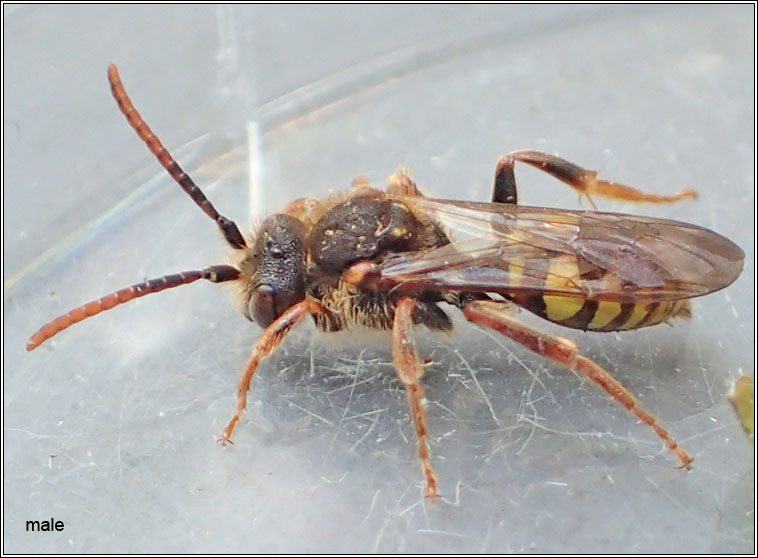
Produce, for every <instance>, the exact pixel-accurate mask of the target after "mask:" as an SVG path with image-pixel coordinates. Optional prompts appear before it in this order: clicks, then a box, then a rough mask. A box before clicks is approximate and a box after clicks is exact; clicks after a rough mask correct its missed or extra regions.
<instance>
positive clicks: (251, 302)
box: [247, 214, 306, 328]
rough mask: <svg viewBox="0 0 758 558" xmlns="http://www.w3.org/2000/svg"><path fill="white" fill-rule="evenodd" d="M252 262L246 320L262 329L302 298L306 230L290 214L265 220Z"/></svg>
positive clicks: (303, 295) (273, 216) (303, 293)
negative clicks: (253, 322) (252, 321)
mask: <svg viewBox="0 0 758 558" xmlns="http://www.w3.org/2000/svg"><path fill="white" fill-rule="evenodd" d="M251 259H252V262H251V263H252V266H253V269H254V272H253V275H252V283H251V289H250V291H249V292H248V302H247V312H248V314H249V315H248V318H250V319H253V320H255V322H256V323H257V324H258V325H259V326H261V327H264V328H265V327H268V326H269V325H271V323H272V322H273V321H274V320H276V319H277V318H278V317H279V316H281V315H282V314H283V313H284V312H285V311H286V310H287V309H288V308H290V307H292V306H293V305H295V304H297V303H298V302H300V301H301V300H303V299H304V298H305V284H306V265H305V227H304V226H303V224H302V223H301V222H300V221H298V220H297V219H295V218H294V217H291V216H289V215H284V214H278V215H272V216H271V217H268V218H267V219H266V220H265V221H264V222H263V225H262V226H261V228H260V229H259V230H258V233H257V236H256V239H255V244H254V246H253V249H252V253H251Z"/></svg>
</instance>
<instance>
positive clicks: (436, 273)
mask: <svg viewBox="0 0 758 558" xmlns="http://www.w3.org/2000/svg"><path fill="white" fill-rule="evenodd" d="M108 80H109V82H110V86H111V92H112V94H113V97H114V98H115V100H116V102H117V103H118V106H119V108H120V109H121V112H122V113H123V114H124V116H125V117H126V119H127V121H128V122H129V124H130V125H131V126H132V128H134V130H135V131H136V132H137V135H138V136H139V137H140V138H141V139H142V140H143V141H144V142H145V144H146V145H147V147H148V148H149V149H150V151H151V152H152V153H153V155H155V157H156V158H157V159H158V161H159V162H160V163H161V165H163V167H164V168H165V169H166V170H167V171H168V173H169V174H170V175H171V177H172V178H173V179H174V180H175V181H176V182H177V183H178V184H179V186H181V188H182V189H183V190H184V191H185V192H186V193H187V194H188V195H189V196H190V198H192V200H193V201H194V202H195V204H197V205H198V206H199V207H200V209H202V210H203V211H204V212H205V213H206V214H207V215H208V216H209V217H210V218H211V219H212V220H213V221H215V222H216V225H217V226H218V228H219V230H220V232H221V234H222V236H223V238H224V240H225V241H226V243H227V244H228V245H229V246H231V248H232V249H233V255H232V261H231V262H230V263H227V264H219V265H212V266H209V267H206V268H204V269H202V270H195V271H184V272H181V273H176V274H171V275H166V276H163V277H160V278H157V279H150V280H148V281H144V282H142V283H137V284H135V285H132V286H130V287H126V288H124V289H121V290H119V291H116V292H114V293H111V294H109V295H106V296H104V297H102V298H99V299H97V300H94V301H92V302H88V303H86V304H84V305H82V306H80V307H78V308H75V309H73V310H71V311H70V312H68V313H66V314H63V315H61V316H59V317H58V318H55V319H54V320H52V321H51V322H49V323H47V324H46V325H44V326H42V327H41V328H40V329H39V330H38V331H37V332H36V333H34V334H33V335H32V336H31V338H30V339H29V341H28V343H27V345H26V348H27V350H29V351H31V350H33V349H35V348H37V347H38V346H39V345H40V344H42V343H44V342H45V341H46V340H48V339H50V338H51V337H53V336H54V335H57V334H58V333H59V332H61V331H63V330H64V329H66V328H68V327H70V326H72V325H74V324H76V323H78V322H81V321H83V320H85V319H87V318H89V317H92V316H95V315H96V314H99V313H101V312H103V311H106V310H110V309H112V308H114V307H116V306H118V305H120V304H123V303H125V302H128V301H130V300H133V299H135V298H139V297H142V296H145V295H148V294H152V293H157V292H160V291H163V290H165V289H170V288H174V287H178V286H181V285H187V284H189V283H193V282H195V281H199V280H201V279H204V280H207V281H210V282H212V283H231V284H234V285H235V286H236V291H237V293H236V298H237V303H238V305H239V308H240V311H241V313H242V314H243V315H244V316H245V318H247V319H248V320H250V321H252V322H255V323H257V324H258V325H259V326H260V327H262V328H263V329H264V331H263V333H262V334H261V336H260V338H259V339H258V341H257V342H256V344H255V346H254V348H253V350H252V353H251V355H250V357H249V359H248V361H247V363H246V365H245V368H244V371H243V373H242V376H241V379H240V381H239V385H238V389H237V408H236V411H235V413H234V415H233V417H232V418H231V420H230V421H229V423H228V425H227V427H226V428H225V429H224V431H223V432H222V433H221V436H220V441H221V442H222V443H223V444H229V443H231V442H232V437H233V434H234V432H235V429H236V428H237V425H238V424H239V422H240V420H241V418H242V415H243V413H244V411H245V407H246V405H247V395H248V392H249V390H250V385H251V382H252V379H253V376H254V375H255V373H256V371H257V370H258V368H259V367H260V365H261V362H262V361H263V360H264V359H265V358H266V357H268V356H270V355H271V354H272V353H273V352H274V351H275V350H276V349H277V347H279V345H280V344H281V343H282V341H283V340H284V338H285V337H286V336H287V334H288V333H289V332H290V331H292V329H293V328H294V327H295V326H297V325H298V324H299V323H301V322H303V321H305V320H307V319H309V318H310V319H311V320H312V321H313V322H314V323H315V325H316V327H317V328H318V329H319V330H321V331H323V332H336V331H342V330H358V329H361V328H371V329H379V330H385V331H387V332H390V333H391V337H392V358H393V363H394V366H395V369H396V372H397V376H398V378H399V379H400V381H401V382H402V384H403V386H404V388H405V392H406V394H407V400H408V406H409V409H410V415H411V419H412V421H413V424H414V426H415V430H416V434H417V438H418V447H419V451H418V453H419V458H420V461H421V467H422V472H423V475H424V478H425V483H426V496H427V497H430V498H434V497H436V496H437V495H438V481H437V476H436V473H435V471H434V467H433V466H432V460H431V455H430V451H429V444H428V438H429V430H428V428H427V421H426V410H425V404H424V401H425V396H424V388H423V386H422V384H421V379H422V376H423V374H424V365H423V361H422V360H421V359H420V358H419V355H418V353H417V350H416V346H415V341H414V328H415V327H416V326H425V327H427V328H428V329H430V330H433V331H440V332H447V331H450V330H451V329H452V327H453V326H452V321H451V319H450V316H449V314H448V307H454V308H457V309H458V310H460V311H462V313H463V315H464V316H465V317H466V318H467V319H468V320H469V321H470V322H472V323H474V324H476V325H478V326H481V327H484V328H489V329H492V330H494V331H497V332H500V333H501V334H503V335H505V336H507V337H509V338H511V339H513V340H514V341H516V342H518V343H521V344H522V345H524V346H525V347H527V348H528V349H530V350H532V351H534V352H535V353H538V354H540V355H542V356H544V357H546V358H548V359H550V360H552V361H554V362H556V363H558V364H560V365H562V366H564V367H566V368H569V369H571V370H573V371H574V372H576V373H577V374H579V375H581V376H583V377H585V378H587V379H589V380H591V381H592V382H593V383H594V384H595V385H597V386H598V387H599V388H600V389H602V390H603V391H605V392H606V393H607V394H608V395H610V396H611V397H612V398H613V399H615V400H616V401H617V402H618V403H620V404H621V405H623V406H624V407H625V408H626V409H627V410H628V411H629V412H630V413H632V414H633V415H634V416H636V417H637V418H638V419H639V420H641V421H642V422H644V423H645V424H646V425H648V426H649V427H650V428H652V429H653V431H655V433H656V434H657V435H658V436H659V438H660V439H661V440H662V441H663V443H664V444H665V445H666V446H667V447H668V448H669V449H670V450H671V451H672V452H673V453H674V454H675V455H676V457H677V458H678V460H679V462H680V464H681V467H683V468H690V464H691V463H692V457H690V456H689V455H688V454H687V452H686V451H685V450H684V449H683V448H682V447H681V446H680V445H679V444H677V442H676V441H675V440H674V439H673V437H672V436H671V435H670V434H669V432H668V431H667V430H666V429H665V428H664V427H663V426H662V425H661V423H660V421H659V420H658V419H657V418H656V417H655V416H654V415H652V414H650V413H649V412H647V411H646V410H644V409H643V408H642V406H641V405H640V402H639V401H638V400H637V398H636V397H635V396H634V395H633V394H632V393H631V392H630V391H629V390H627V389H626V388H625V387H624V386H623V385H622V384H621V383H620V382H619V381H618V380H617V379H615V378H614V377H613V375H611V374H610V373H609V372H608V371H606V370H604V369H603V368H602V367H601V366H600V365H599V364H597V363H596V362H594V361H592V360H591V359H589V358H587V357H586V356H583V355H582V354H580V352H579V351H578V349H577V346H576V344H575V343H573V342H572V341H570V340H569V339H566V338H563V337H560V336H558V335H554V334H549V333H547V332H544V331H541V330H540V329H538V328H536V327H534V326H532V325H529V324H527V323H525V322H523V321H522V320H520V319H519V318H518V317H517V310H518V309H519V308H522V309H525V310H527V311H529V312H531V313H533V314H536V315H537V316H539V317H540V318H543V319H545V320H548V321H550V322H553V323H555V324H558V325H561V326H564V327H567V328H573V329H579V330H585V331H597V332H609V331H628V330H634V329H640V328H643V327H649V326H654V325H657V324H662V323H666V322H669V321H671V320H674V319H676V318H686V317H689V316H690V312H691V310H690V299H692V298H694V297H698V296H702V295H705V294H708V293H712V292H715V291H718V290H719V289H723V288H725V287H727V286H728V285H730V284H731V283H732V282H733V281H735V279H736V278H737V277H738V276H739V274H740V272H741V271H742V266H743V259H744V253H743V251H742V250H741V249H740V248H739V247H738V246H737V245H735V244H734V243H732V242H731V241H730V240H728V239H726V238H725V237H723V236H721V235H719V234H717V233H715V232H713V231H710V230H708V229H705V228H702V227H698V226H696V225H690V224H687V223H682V222H678V221H672V220H667V219H657V218H651V217H637V216H630V215H624V214H619V213H602V212H598V211H566V210H559V209H551V208H544V207H526V206H521V205H518V204H517V197H518V193H517V188H516V180H515V175H514V167H515V164H516V163H517V162H520V163H525V164H529V165H532V166H534V167H536V168H537V169H540V170H542V171H545V172H547V173H548V174H550V175H552V176H554V177H555V178H557V179H559V180H560V181H563V182H564V183H566V184H568V185H569V186H570V187H572V188H574V189H575V190H576V191H577V192H578V193H579V194H580V195H582V196H585V197H587V198H589V199H590V201H592V197H593V196H601V197H607V198H612V199H617V200H623V201H629V202H651V203H669V202H675V201H678V200H680V199H683V198H689V197H695V195H696V194H695V192H694V191H693V190H683V191H681V192H679V193H676V194H673V195H669V196H663V195H654V194H646V193H643V192H641V191H639V190H637V189H635V188H631V187H629V186H625V185H622V184H617V183H615V182H610V181H606V180H600V179H598V178H597V173H596V172H595V171H592V170H588V169H585V168H582V167H580V166H578V165H575V164H573V163H571V162H569V161H566V160H564V159H561V158H559V157H556V156H552V155H548V154H545V153H540V152H536V151H516V152H513V153H511V154H510V155H508V156H505V157H502V158H501V159H500V160H499V161H498V164H497V167H496V171H495V182H494V189H493V194H492V201H491V202H488V203H481V202H467V201H450V200H437V199H432V198H427V197H425V196H424V195H423V194H422V193H421V192H420V190H419V188H418V186H417V185H416V183H415V182H414V181H413V179H412V178H411V175H410V173H409V172H408V171H407V170H405V169H400V170H398V171H397V172H396V173H395V174H393V175H392V176H391V177H390V179H389V184H388V186H387V188H386V189H384V190H380V189H377V188H374V187H373V186H371V185H370V184H369V183H368V182H367V181H366V180H356V181H355V182H354V183H353V187H352V188H351V189H350V190H349V191H348V192H346V193H343V194H339V195H333V196H332V197H330V198H329V199H327V200H325V201H324V200H317V199H312V198H301V199H298V200H296V201H293V202H291V203H289V204H288V205H287V206H285V207H284V209H283V210H282V211H281V212H280V213H277V214H274V215H271V216H269V217H268V218H266V219H265V220H264V221H263V222H262V224H261V225H260V226H259V227H257V228H256V229H255V230H253V231H251V232H249V233H247V234H243V233H242V232H241V231H240V229H239V228H238V227H237V225H236V224H235V223H234V221H232V220H230V219H228V218H226V217H224V216H223V215H221V214H220V213H219V212H218V211H217V210H216V208H215V207H214V206H213V204H212V203H211V202H210V201H209V200H208V199H207V198H206V197H205V195H204V194H203V192H202V191H201V190H200V188H199V187H198V186H197V185H196V184H195V183H194V182H193V180H192V179H191V178H190V177H189V175H187V174H186V173H185V172H184V171H183V170H182V168H181V167H180V166H179V164H178V163H177V162H176V161H175V160H174V158H173V157H172V156H171V154H170V153H169V152H168V151H167V150H166V148H165V147H164V146H163V144H162V143H161V141H160V140H159V139H158V137H157V136H156V135H155V134H153V132H152V130H151V129H150V127H149V126H148V125H147V124H146V123H145V121H144V120H143V119H142V117H141V116H140V114H139V112H138V111H137V109H135V108H134V105H133V104H132V101H131V100H130V98H129V96H128V95H127V93H126V91H125V89H124V86H123V84H122V82H121V78H120V77H119V73H118V69H117V68H116V66H115V65H113V64H111V65H110V66H109V68H108ZM593 205H594V202H593Z"/></svg>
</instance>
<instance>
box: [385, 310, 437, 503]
mask: <svg viewBox="0 0 758 558" xmlns="http://www.w3.org/2000/svg"><path fill="white" fill-rule="evenodd" d="M416 307H417V304H416V300H415V299H413V298H411V297H405V298H402V299H400V302H398V304H397V306H396V308H395V322H394V324H393V327H392V360H393V361H394V364H395V371H396V372H397V375H398V377H399V378H400V381H401V382H403V385H404V386H405V393H406V394H407V396H408V406H409V407H410V410H411V417H412V418H413V424H414V425H415V426H416V435H417V436H418V454H419V457H420V458H421V469H422V470H423V471H424V475H425V476H426V497H427V498H432V499H433V498H436V497H437V475H436V474H435V472H434V468H433V467H432V463H431V459H430V455H429V442H428V439H429V431H428V430H427V428H426V410H425V409H424V388H423V387H422V386H421V384H420V383H419V380H420V379H421V376H423V374H424V367H423V365H422V364H421V361H420V360H419V358H418V353H417V352H416V343H415V341H414V340H413V311H414V310H415V309H416Z"/></svg>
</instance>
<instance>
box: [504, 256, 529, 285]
mask: <svg viewBox="0 0 758 558" xmlns="http://www.w3.org/2000/svg"><path fill="white" fill-rule="evenodd" d="M525 265H526V263H525V262H524V258H513V259H512V260H511V261H510V262H509V263H508V275H509V278H508V280H509V281H510V284H511V285H512V286H513V287H516V288H518V287H520V286H521V280H522V279H523V277H524V266H525Z"/></svg>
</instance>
